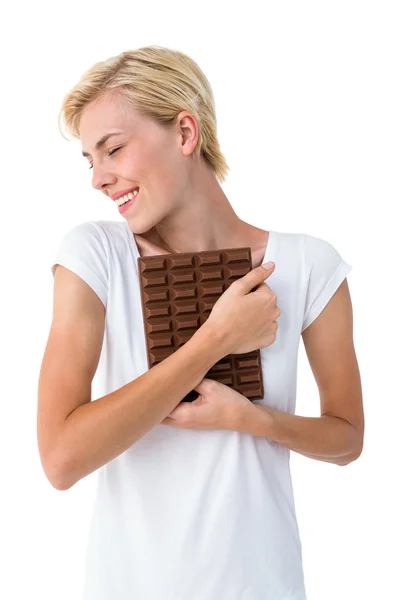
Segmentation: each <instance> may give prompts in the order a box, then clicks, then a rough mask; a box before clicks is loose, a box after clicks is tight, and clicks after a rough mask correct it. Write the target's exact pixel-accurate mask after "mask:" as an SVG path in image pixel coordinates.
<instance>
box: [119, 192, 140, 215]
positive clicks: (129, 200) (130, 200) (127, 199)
mask: <svg viewBox="0 0 400 600" xmlns="http://www.w3.org/2000/svg"><path fill="white" fill-rule="evenodd" d="M139 191H140V189H139V188H135V189H134V190H133V192H129V194H127V195H126V196H123V197H122V198H119V199H118V200H115V202H116V204H117V205H118V210H119V212H120V213H124V212H126V211H127V210H128V209H129V208H130V207H131V206H132V205H133V204H134V203H135V202H136V200H137V198H138V196H139Z"/></svg>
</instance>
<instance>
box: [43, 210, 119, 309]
mask: <svg viewBox="0 0 400 600" xmlns="http://www.w3.org/2000/svg"><path fill="white" fill-rule="evenodd" d="M102 235H103V234H102V232H101V230H100V229H99V228H98V227H97V225H96V224H95V223H93V222H91V221H85V222H83V223H79V224H78V225H75V227H73V228H72V229H70V230H69V231H68V232H67V233H66V234H65V235H64V237H63V238H62V240H61V243H60V245H59V247H58V250H57V252H56V255H55V259H54V262H53V265H52V267H51V271H52V273H53V277H54V275H55V271H56V266H57V264H59V265H62V266H63V267H66V268H67V269H69V270H70V271H72V272H73V273H76V275H78V276H79V277H80V278H81V279H83V280H84V281H85V282H86V283H87V284H88V285H89V286H90V287H91V288H92V289H93V290H94V291H95V292H96V294H97V295H98V296H99V298H100V300H101V301H102V303H103V305H104V307H105V308H106V307H107V295H108V294H107V290H108V269H107V264H108V261H107V253H106V246H105V244H104V241H103V237H102Z"/></svg>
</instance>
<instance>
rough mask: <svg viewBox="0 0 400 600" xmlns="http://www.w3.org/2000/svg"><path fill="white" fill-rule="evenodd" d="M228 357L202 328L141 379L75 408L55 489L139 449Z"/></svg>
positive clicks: (59, 459)
mask: <svg viewBox="0 0 400 600" xmlns="http://www.w3.org/2000/svg"><path fill="white" fill-rule="evenodd" d="M225 352H226V351H225V348H224V347H223V343H222V341H221V342H220V341H219V339H217V337H216V336H215V335H213V334H212V333H208V330H206V329H204V326H203V328H200V329H199V330H198V331H197V332H196V333H195V334H194V336H192V338H191V339H190V340H189V341H188V342H187V343H186V344H184V345H183V346H182V347H180V348H179V349H178V350H176V351H175V352H174V353H173V354H171V355H170V356H169V357H168V358H166V359H164V360H163V361H161V362H160V363H159V364H157V365H155V366H154V367H152V368H151V369H149V370H148V371H146V372H145V373H143V374H142V375H141V376H140V377H138V378H136V379H135V380H133V381H131V382H129V383H127V384H126V385H124V386H123V387H121V388H119V389H117V390H115V391H114V392H112V393H110V394H107V395H106V396H103V397H102V398H99V399H97V400H94V401H93V402H87V403H85V404H83V405H81V406H79V407H78V408H76V409H75V410H74V411H73V412H72V413H71V414H70V415H69V416H68V417H67V419H66V422H65V425H64V429H63V432H62V436H60V442H59V452H58V457H57V459H56V460H54V467H53V468H52V472H53V473H55V475H54V480H55V482H56V483H55V487H58V489H69V488H70V487H71V486H72V485H74V484H75V483H76V482H77V481H79V480H80V479H82V478H83V477H85V476H86V475H88V474H90V473H92V472H93V471H95V470H96V469H98V468H100V467H101V466H103V465H105V464H106V463H107V462H109V461H111V460H113V459H114V458H116V457H117V456H119V455H120V454H121V453H122V452H124V451H125V450H127V449H128V448H129V447H130V446H132V445H133V444H135V443H136V442H137V441H138V440H140V439H141V438H142V437H143V436H144V435H145V434H146V433H147V432H148V431H150V429H152V428H153V427H155V426H156V425H158V424H159V423H160V422H161V421H162V420H163V419H164V418H165V417H166V416H167V415H168V414H169V413H170V412H171V411H172V410H173V409H174V408H175V407H176V406H177V405H178V404H179V402H180V401H181V400H182V398H183V397H184V396H185V395H186V394H187V393H188V392H190V391H191V390H193V389H194V387H196V386H197V385H198V384H199V383H200V381H201V380H202V379H203V377H205V375H206V373H207V371H208V370H209V369H210V368H211V367H212V366H213V365H214V364H215V363H216V362H218V360H220V359H221V358H222V357H223V356H224V355H225V354H224V353H225Z"/></svg>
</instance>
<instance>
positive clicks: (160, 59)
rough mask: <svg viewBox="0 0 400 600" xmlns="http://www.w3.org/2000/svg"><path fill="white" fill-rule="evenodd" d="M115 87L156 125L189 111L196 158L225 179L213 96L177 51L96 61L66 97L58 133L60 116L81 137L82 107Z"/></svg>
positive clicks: (150, 49)
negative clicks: (195, 134)
mask: <svg viewBox="0 0 400 600" xmlns="http://www.w3.org/2000/svg"><path fill="white" fill-rule="evenodd" d="M115 88H118V93H121V94H122V96H123V97H124V98H126V100H127V101H128V103H129V104H131V105H132V106H133V107H134V109H135V110H136V111H137V112H138V113H139V114H142V115H144V116H148V117H151V118H153V119H155V120H156V121H157V122H158V123H159V124H160V125H164V126H169V125H172V124H173V123H174V122H175V120H176V117H177V115H178V114H179V113H180V112H181V111H183V110H187V111H189V112H190V113H192V114H193V116H194V117H195V118H196V120H197V123H198V127H199V136H198V140H197V144H196V147H195V149H194V156H195V157H199V156H200V154H201V155H202V156H203V157H204V159H205V160H206V161H207V163H208V164H209V165H210V166H211V168H212V169H213V171H214V174H215V176H216V177H217V178H218V179H219V181H220V182H223V181H224V180H225V178H226V175H227V172H228V171H229V170H230V169H229V167H228V165H227V163H226V160H225V157H224V155H223V154H222V152H221V150H220V146H219V142H218V138H217V120H216V114H215V102H214V95H213V92H212V89H211V86H210V84H209V82H208V80H207V78H206V76H205V75H204V73H203V72H202V70H201V69H200V67H199V66H198V65H197V63H196V62H195V61H194V60H192V59H191V58H190V57H189V56H187V55H186V54H184V53H183V52H179V51H178V50H171V49H169V48H164V47H162V46H146V47H143V48H138V49H136V50H127V51H126V52H121V54H119V55H117V56H113V57H111V58H109V59H107V60H105V61H103V62H98V63H95V64H94V65H93V66H92V67H91V68H90V69H89V70H88V71H86V72H85V73H84V74H83V75H82V76H81V78H80V80H79V81H78V83H77V84H76V85H75V86H74V87H73V89H72V90H71V91H70V92H68V94H67V95H66V96H65V97H64V100H63V102H62V106H61V110H60V113H59V116H58V127H59V129H60V132H61V135H62V136H63V137H65V135H64V134H63V132H62V129H61V127H60V120H61V117H63V118H64V124H65V126H66V129H67V130H68V131H69V132H70V133H71V135H72V137H74V138H79V135H80V134H79V122H80V117H81V114H82V111H83V109H84V107H85V106H86V105H87V104H89V102H92V101H95V100H97V99H99V98H100V97H101V96H103V95H104V94H107V91H108V90H111V89H115ZM65 139H67V138H65Z"/></svg>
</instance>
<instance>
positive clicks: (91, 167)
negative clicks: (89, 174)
mask: <svg viewBox="0 0 400 600" xmlns="http://www.w3.org/2000/svg"><path fill="white" fill-rule="evenodd" d="M120 149H121V146H119V147H118V148H114V150H111V152H109V153H108V156H111V154H114V152H116V151H117V150H120ZM89 169H93V165H90V167H89Z"/></svg>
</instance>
